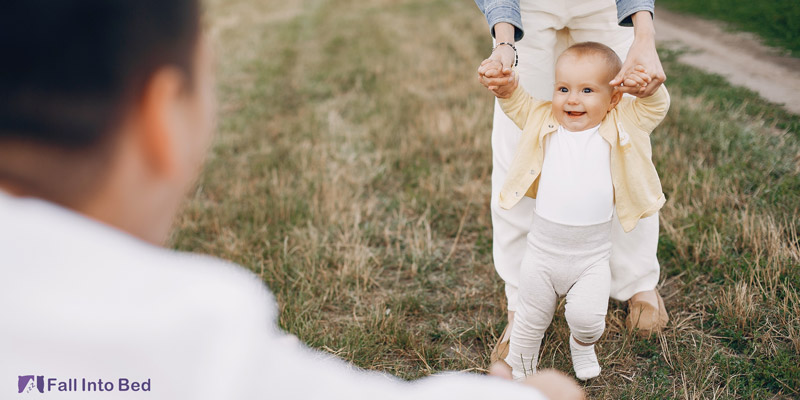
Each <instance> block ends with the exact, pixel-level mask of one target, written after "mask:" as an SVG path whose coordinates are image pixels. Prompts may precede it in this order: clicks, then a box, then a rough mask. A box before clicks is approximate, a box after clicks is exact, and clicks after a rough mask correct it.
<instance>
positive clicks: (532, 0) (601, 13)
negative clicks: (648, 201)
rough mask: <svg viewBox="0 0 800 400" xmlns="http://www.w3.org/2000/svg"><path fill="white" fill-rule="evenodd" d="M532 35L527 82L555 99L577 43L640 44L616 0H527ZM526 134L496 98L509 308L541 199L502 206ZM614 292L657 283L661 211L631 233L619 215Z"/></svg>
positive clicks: (498, 214) (497, 255) (500, 252)
mask: <svg viewBox="0 0 800 400" xmlns="http://www.w3.org/2000/svg"><path fill="white" fill-rule="evenodd" d="M520 7H521V11H522V24H523V26H524V27H525V37H524V38H523V39H522V40H521V41H520V42H519V43H517V50H518V53H519V66H518V67H517V72H518V73H519V74H520V83H521V85H522V86H523V87H524V88H525V89H526V90H527V91H528V92H529V93H531V94H532V95H533V96H534V97H536V98H539V99H544V100H549V99H552V95H553V84H554V81H555V73H554V67H555V60H556V58H557V57H558V55H559V54H560V53H561V52H562V51H563V50H564V49H566V48H567V47H569V46H570V45H571V44H573V43H576V42H583V41H596V42H600V43H604V44H606V45H607V46H609V47H611V48H612V49H614V50H615V51H616V52H617V54H619V56H620V58H621V59H622V60H623V61H624V60H625V56H626V55H627V53H628V48H629V47H630V45H631V43H633V29H632V28H622V27H620V26H618V25H617V11H616V5H615V2H614V0H566V1H564V0H562V1H552V0H521V1H520ZM521 134H522V132H521V131H520V129H519V128H518V127H517V126H516V125H515V124H514V123H513V122H512V121H511V120H510V119H509V118H508V117H507V116H506V115H505V113H503V110H502V109H501V108H500V105H499V104H498V103H496V104H495V111H494V126H493V129H492V199H491V210H492V229H493V241H494V245H493V256H494V265H495V268H496V269H497V273H498V274H499V275H500V277H501V278H502V279H503V281H505V290H506V297H507V299H508V310H509V311H516V310H517V296H518V291H519V272H520V264H521V263H522V258H523V256H524V254H525V248H526V240H525V236H526V235H527V234H528V231H529V229H530V226H531V219H532V218H533V212H534V209H535V204H536V201H535V200H534V199H531V198H527V197H526V198H523V199H522V201H520V202H519V203H518V204H517V205H516V206H514V208H512V209H511V210H504V209H502V208H500V206H499V204H498V197H499V193H500V189H501V187H502V185H503V181H504V180H505V177H506V174H507V172H508V168H509V166H510V165H511V160H512V159H513V157H514V151H515V150H516V147H517V143H518V142H519V138H520V135H521ZM611 231H612V232H611V242H612V249H611V259H610V265H611V297H613V298H615V299H617V300H627V299H629V298H630V297H631V296H633V295H634V294H636V293H638V292H642V291H646V290H652V289H654V288H655V287H656V284H657V283H658V278H659V264H658V260H657V259H656V248H657V247H658V214H656V215H653V216H651V217H648V218H645V219H642V220H641V221H639V224H638V226H637V227H636V229H634V230H633V231H631V232H629V233H625V232H624V231H623V230H622V227H621V226H620V224H619V219H618V218H617V217H616V215H615V216H614V218H613V220H612V228H611Z"/></svg>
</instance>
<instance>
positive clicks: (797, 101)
mask: <svg viewBox="0 0 800 400" xmlns="http://www.w3.org/2000/svg"><path fill="white" fill-rule="evenodd" d="M655 23H656V39H657V40H658V41H659V42H660V43H661V44H662V45H665V46H666V47H668V48H674V49H688V50H689V51H688V52H686V53H685V54H683V55H681V56H680V57H679V59H680V61H681V62H684V63H686V64H690V65H693V66H695V67H698V68H701V69H703V70H705V71H708V72H713V73H717V74H720V75H722V76H724V77H726V78H727V79H728V81H729V82H731V83H733V84H734V85H740V86H744V87H747V88H749V89H751V90H754V91H756V92H758V94H760V95H761V96H762V97H764V98H766V99H768V100H769V101H772V102H775V103H783V104H784V106H785V108H786V109H787V110H789V111H791V112H793V113H795V114H800V59H797V58H792V57H787V56H782V55H781V54H779V52H778V51H776V50H775V49H772V48H769V47H766V46H764V45H763V44H761V42H760V41H759V40H758V39H757V38H755V37H754V35H752V34H748V33H731V32H728V31H725V30H724V29H723V28H722V25H721V24H719V23H716V22H711V21H707V20H703V19H700V18H696V17H691V16H685V15H682V14H676V13H672V12H669V11H666V10H664V9H663V8H657V9H656V19H655ZM668 78H669V77H668Z"/></svg>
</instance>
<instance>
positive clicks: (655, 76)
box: [609, 11, 667, 97]
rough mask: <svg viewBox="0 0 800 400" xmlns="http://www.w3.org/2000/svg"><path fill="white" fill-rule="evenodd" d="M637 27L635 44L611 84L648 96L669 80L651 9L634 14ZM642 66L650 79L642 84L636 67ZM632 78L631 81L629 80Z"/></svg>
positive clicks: (635, 26) (637, 94) (622, 90)
mask: <svg viewBox="0 0 800 400" xmlns="http://www.w3.org/2000/svg"><path fill="white" fill-rule="evenodd" d="M632 19H633V26H634V29H635V33H634V39H633V44H632V45H631V48H630V49H629V50H628V57H626V58H625V62H624V63H623V64H622V69H620V71H619V73H618V74H617V76H616V77H614V79H613V80H611V82H609V84H610V85H611V86H619V90H620V91H621V92H623V93H630V94H632V95H634V96H637V97H648V96H650V95H652V94H653V93H655V92H656V90H657V89H658V87H659V86H661V84H662V83H664V81H665V80H667V76H666V74H664V68H663V67H662V66H661V60H660V59H659V58H658V52H656V41H655V28H654V27H653V18H652V16H651V15H650V12H649V11H639V12H637V13H636V14H634V15H633V17H632ZM637 66H641V67H642V68H643V69H644V72H645V73H646V74H647V76H649V78H650V80H649V81H648V82H646V84H644V85H642V84H641V82H639V79H637V78H638V77H639V74H637V70H636V67H637ZM629 80H630V81H629Z"/></svg>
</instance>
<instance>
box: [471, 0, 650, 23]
mask: <svg viewBox="0 0 800 400" xmlns="http://www.w3.org/2000/svg"><path fill="white" fill-rule="evenodd" d="M475 1H476V2H477V1H478V0H475ZM654 8H655V0H617V22H618V23H619V24H620V26H633V20H632V18H631V16H632V15H633V14H635V13H637V12H639V11H650V15H653V9H654Z"/></svg>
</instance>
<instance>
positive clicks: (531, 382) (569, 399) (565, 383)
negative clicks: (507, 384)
mask: <svg viewBox="0 0 800 400" xmlns="http://www.w3.org/2000/svg"><path fill="white" fill-rule="evenodd" d="M489 375H491V376H496V377H499V378H503V379H508V380H511V367H510V366H509V365H508V364H506V363H505V362H504V361H497V362H496V363H494V364H492V366H491V367H489ZM522 384H523V385H527V386H530V387H533V388H535V389H536V390H538V391H540V392H542V394H544V395H545V396H546V397H547V398H548V399H559V400H561V399H564V400H583V399H585V397H584V394H583V389H581V387H580V386H578V384H577V383H576V382H575V380H574V379H572V378H570V377H568V376H567V375H566V374H564V373H563V372H559V371H556V370H552V369H545V370H542V371H539V372H538V373H536V374H534V375H532V376H529V377H527V378H525V381H523V383H522Z"/></svg>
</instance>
